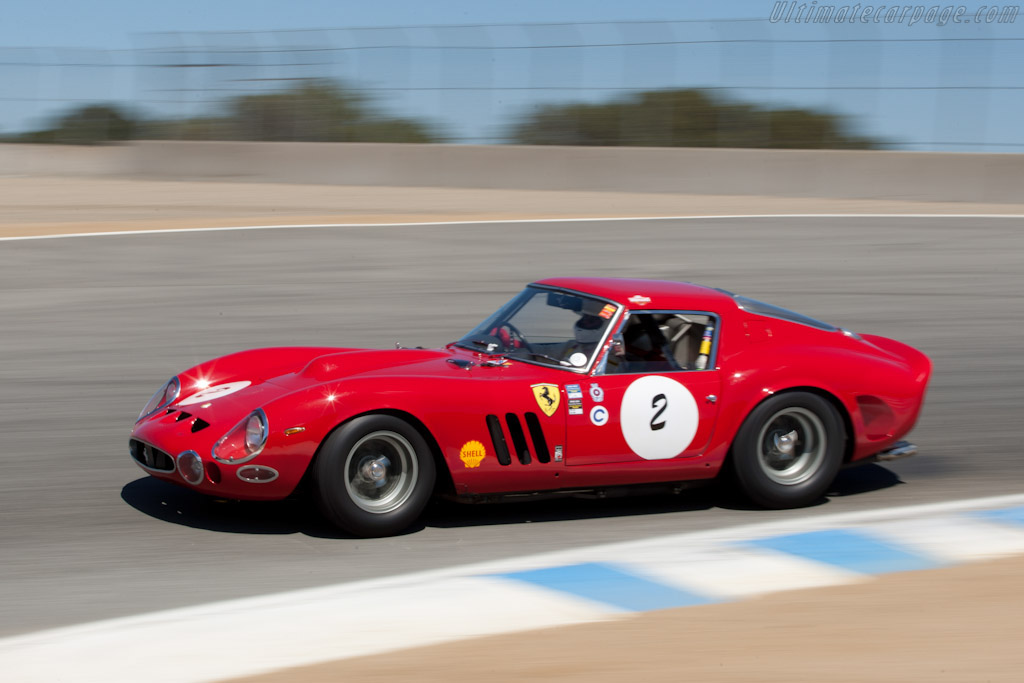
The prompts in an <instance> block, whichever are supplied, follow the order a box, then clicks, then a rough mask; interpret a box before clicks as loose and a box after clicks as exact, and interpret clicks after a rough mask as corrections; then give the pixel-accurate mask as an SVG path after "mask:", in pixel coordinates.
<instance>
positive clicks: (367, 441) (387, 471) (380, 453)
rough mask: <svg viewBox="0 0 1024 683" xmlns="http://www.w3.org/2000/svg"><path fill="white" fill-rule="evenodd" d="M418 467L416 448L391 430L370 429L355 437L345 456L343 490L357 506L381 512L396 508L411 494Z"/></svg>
mask: <svg viewBox="0 0 1024 683" xmlns="http://www.w3.org/2000/svg"><path fill="white" fill-rule="evenodd" d="M418 475H419V470H418V467H417V463H416V451H415V449H413V447H412V444H411V443H409V441H408V440H406V439H405V437H403V436H401V435H400V434H396V433H394V432H386V431H380V432H373V433H371V434H367V435H366V436H364V437H363V438H361V439H359V441H357V442H356V443H355V445H353V446H352V448H351V449H350V450H349V452H348V457H347V458H346V459H345V490H346V491H347V492H348V495H349V498H351V500H352V502H353V503H355V504H356V505H357V506H359V508H360V509H362V510H365V511H366V512H372V513H374V514H383V513H386V512H391V511H393V510H397V509H398V508H400V507H401V506H402V505H403V504H405V502H406V501H407V500H409V497H410V496H411V495H412V492H413V489H414V488H415V486H416V479H417V477H418Z"/></svg>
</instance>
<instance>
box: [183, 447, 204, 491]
mask: <svg viewBox="0 0 1024 683" xmlns="http://www.w3.org/2000/svg"><path fill="white" fill-rule="evenodd" d="M177 466H178V473H179V474H180V475H181V478H182V479H184V480H185V481H187V482H188V483H190V484H192V485H193V486H198V485H199V484H201V483H202V482H203V461H202V460H200V459H199V454H198V453H196V452H195V451H185V452H184V453H179V454H178V463H177Z"/></svg>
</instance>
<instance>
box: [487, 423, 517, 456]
mask: <svg viewBox="0 0 1024 683" xmlns="http://www.w3.org/2000/svg"><path fill="white" fill-rule="evenodd" d="M487 431H488V432H490V434H491V443H492V444H493V445H494V454H495V455H496V456H497V458H498V464H499V465H511V464H512V457H511V456H510V455H509V453H508V444H507V443H505V433H504V432H503V431H501V420H499V419H498V416H497V415H488V416H487Z"/></svg>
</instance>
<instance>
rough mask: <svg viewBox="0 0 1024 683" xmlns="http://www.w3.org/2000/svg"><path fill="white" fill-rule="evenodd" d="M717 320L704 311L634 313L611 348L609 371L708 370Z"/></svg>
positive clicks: (607, 370) (609, 372)
mask: <svg viewBox="0 0 1024 683" xmlns="http://www.w3.org/2000/svg"><path fill="white" fill-rule="evenodd" d="M715 325H716V320H715V318H714V317H713V316H710V315H707V314H703V313H632V314H630V316H629V321H628V322H627V323H626V326H625V328H624V329H623V330H622V332H621V335H617V336H618V337H620V339H619V340H618V341H619V343H617V344H615V345H613V348H612V349H611V350H610V351H609V355H608V363H607V367H606V370H605V372H606V373H607V374H625V373H646V372H652V373H653V372H678V371H683V370H705V369H707V368H708V367H710V366H711V364H710V361H711V349H712V347H713V342H714V335H715Z"/></svg>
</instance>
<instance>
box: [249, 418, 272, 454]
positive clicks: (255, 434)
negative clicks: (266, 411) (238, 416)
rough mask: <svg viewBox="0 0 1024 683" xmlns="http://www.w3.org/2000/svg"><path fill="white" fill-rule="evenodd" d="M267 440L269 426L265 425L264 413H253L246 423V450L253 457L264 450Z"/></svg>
mask: <svg viewBox="0 0 1024 683" xmlns="http://www.w3.org/2000/svg"><path fill="white" fill-rule="evenodd" d="M266 440H267V426H266V425H265V424H264V423H263V414H262V413H253V414H252V415H250V416H249V419H248V420H246V421H245V450H246V451H248V452H249V454H250V455H252V454H253V453H255V452H258V451H259V450H260V449H261V448H263V444H264V443H265V442H266Z"/></svg>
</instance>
